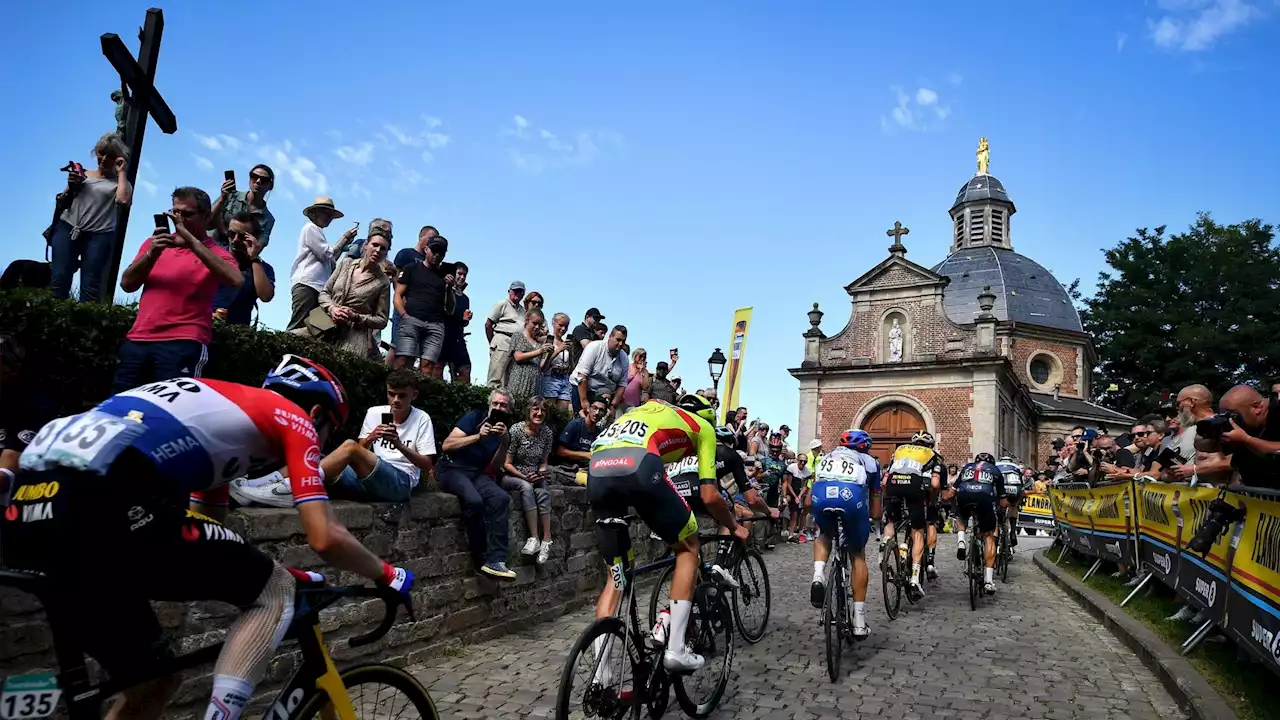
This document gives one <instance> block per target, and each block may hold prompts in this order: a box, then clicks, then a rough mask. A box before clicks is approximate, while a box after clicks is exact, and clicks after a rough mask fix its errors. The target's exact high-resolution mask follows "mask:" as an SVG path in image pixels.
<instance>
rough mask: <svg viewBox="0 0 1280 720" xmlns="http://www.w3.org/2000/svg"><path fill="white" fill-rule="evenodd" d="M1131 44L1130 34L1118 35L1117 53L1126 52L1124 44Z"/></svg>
mask: <svg viewBox="0 0 1280 720" xmlns="http://www.w3.org/2000/svg"><path fill="white" fill-rule="evenodd" d="M1127 42H1129V33H1116V52H1120V51H1122V50H1124V44H1125V43H1127Z"/></svg>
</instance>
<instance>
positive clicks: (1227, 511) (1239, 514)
mask: <svg viewBox="0 0 1280 720" xmlns="http://www.w3.org/2000/svg"><path fill="white" fill-rule="evenodd" d="M1201 422H1203V421H1201ZM1225 492H1226V491H1225V490H1224V491H1223V492H1222V493H1220V494H1219V495H1218V497H1216V498H1214V500H1213V502H1211V503H1209V509H1208V510H1207V511H1205V514H1204V522H1202V523H1200V527H1199V528H1198V529H1197V530H1196V534H1195V536H1194V537H1192V538H1191V543H1190V547H1191V552H1194V553H1198V554H1199V555H1200V557H1204V556H1205V555H1208V554H1209V548H1211V547H1213V543H1214V542H1216V541H1217V540H1218V538H1219V537H1220V536H1222V535H1223V534H1225V533H1226V532H1227V530H1228V529H1230V527H1231V525H1232V524H1233V523H1235V522H1238V521H1240V520H1243V519H1244V510H1243V509H1242V508H1238V507H1236V506H1235V505H1232V504H1231V503H1229V502H1227V501H1226V500H1224V499H1223V495H1224V494H1225Z"/></svg>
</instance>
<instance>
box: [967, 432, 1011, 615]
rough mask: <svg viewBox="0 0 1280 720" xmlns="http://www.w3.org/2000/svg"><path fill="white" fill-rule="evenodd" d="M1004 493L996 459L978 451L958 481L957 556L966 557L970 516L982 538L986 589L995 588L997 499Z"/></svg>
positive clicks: (1002, 478)
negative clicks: (967, 524) (966, 530)
mask: <svg viewBox="0 0 1280 720" xmlns="http://www.w3.org/2000/svg"><path fill="white" fill-rule="evenodd" d="M1003 493H1004V476H1002V475H1001V474H1000V470H999V469H998V468H997V467H996V459H995V458H994V457H992V456H991V454H990V453H978V454H977V455H976V456H975V457H974V458H973V462H971V463H969V464H968V465H965V466H964V468H963V469H962V470H961V471H960V477H959V478H957V482H956V498H955V504H956V508H957V510H958V515H957V516H956V524H957V525H958V526H959V527H960V535H959V540H958V542H957V545H956V556H957V557H958V558H959V559H961V560H964V559H965V556H966V548H965V542H964V534H965V529H966V528H965V522H966V521H967V520H968V518H969V517H974V518H976V519H977V522H978V527H976V528H971V529H972V530H973V531H974V532H975V533H976V534H978V535H980V536H981V538H982V551H983V552H982V562H983V565H984V568H983V589H984V590H985V591H986V592H987V593H988V594H991V593H994V592H995V591H996V583H995V566H996V532H995V531H996V502H997V499H998V498H999V497H1000V496H1001V495H1002V494H1003Z"/></svg>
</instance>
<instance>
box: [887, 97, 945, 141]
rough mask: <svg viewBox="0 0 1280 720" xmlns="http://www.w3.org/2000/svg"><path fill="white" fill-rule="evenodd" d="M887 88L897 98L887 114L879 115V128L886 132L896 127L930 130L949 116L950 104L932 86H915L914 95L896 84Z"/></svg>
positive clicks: (891, 131) (889, 132) (890, 131)
mask: <svg viewBox="0 0 1280 720" xmlns="http://www.w3.org/2000/svg"><path fill="white" fill-rule="evenodd" d="M889 89H890V90H891V91H892V92H893V94H894V96H895V97H896V98H897V104H895V105H894V106H893V108H891V109H890V110H889V113H888V115H881V116H880V129H881V130H882V131H883V132H885V133H886V134H891V133H893V132H895V131H896V130H898V129H904V130H931V129H933V128H934V127H936V126H937V125H938V123H940V122H942V121H943V120H946V119H947V118H948V117H950V116H951V106H950V105H948V104H946V103H943V102H942V100H941V98H940V97H939V95H938V92H937V91H936V90H933V89H932V88H927V87H923V86H922V87H919V88H916V91H915V93H914V95H913V94H912V93H908V92H907V91H906V90H905V89H903V88H901V87H898V86H893V87H891V88H889Z"/></svg>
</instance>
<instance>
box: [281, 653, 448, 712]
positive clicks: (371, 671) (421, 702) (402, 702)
mask: <svg viewBox="0 0 1280 720" xmlns="http://www.w3.org/2000/svg"><path fill="white" fill-rule="evenodd" d="M342 684H343V685H344V686H345V687H346V688H347V695H349V696H350V697H351V707H352V709H353V710H355V713H356V717H362V718H367V719H368V720H374V718H387V717H395V718H399V717H401V714H402V713H404V712H405V711H406V710H409V709H411V708H412V709H413V710H416V711H417V712H418V717H420V718H422V719H423V720H439V719H440V714H439V713H438V712H436V706H435V703H433V702H431V695H430V694H428V693H427V689H426V688H424V687H422V683H420V682H418V680H417V678H415V677H414V676H412V675H410V674H409V673H407V672H405V671H404V670H401V669H400V668H395V667H391V666H390V665H356V666H355V667H350V668H347V669H346V670H343V671H342ZM367 686H376V688H374V689H372V692H371V693H370V692H366V687H367ZM383 688H390V689H391V690H392V691H393V692H392V693H389V694H388V693H385V692H384V691H383ZM321 711H324V713H325V716H326V717H337V712H336V711H335V710H334V708H333V706H332V704H331V703H330V702H329V696H328V695H327V694H326V693H324V692H316V693H313V694H312V695H311V698H310V699H309V700H307V704H306V705H303V706H302V710H300V711H299V712H298V714H297V715H294V716H293V718H292V720H311V719H312V718H314V717H316V716H317V715H318V714H320V712H321Z"/></svg>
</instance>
